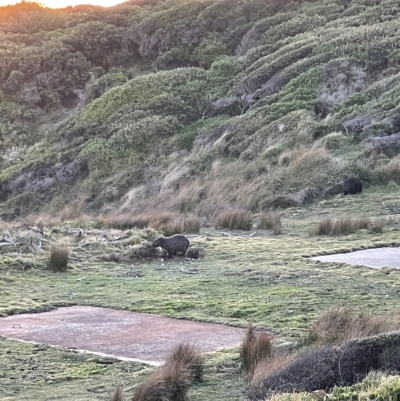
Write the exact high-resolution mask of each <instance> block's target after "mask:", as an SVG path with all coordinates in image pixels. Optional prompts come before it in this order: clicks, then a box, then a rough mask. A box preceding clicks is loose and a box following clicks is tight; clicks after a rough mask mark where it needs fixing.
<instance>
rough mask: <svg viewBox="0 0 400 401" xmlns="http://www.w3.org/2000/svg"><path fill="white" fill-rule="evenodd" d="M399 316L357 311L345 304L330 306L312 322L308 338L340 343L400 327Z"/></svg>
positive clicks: (323, 342) (318, 341) (321, 341)
mask: <svg viewBox="0 0 400 401" xmlns="http://www.w3.org/2000/svg"><path fill="white" fill-rule="evenodd" d="M399 317H400V316H397V317H395V318H393V317H388V316H382V315H375V314H372V313H369V312H365V311H357V310H356V309H354V308H351V307H347V306H340V305H339V306H338V305H335V306H332V307H331V308H329V309H328V310H326V311H324V312H322V313H321V314H320V315H319V316H318V318H317V319H316V320H315V321H314V322H313V323H312V326H311V327H310V331H309V338H308V339H309V340H310V341H311V342H316V343H318V344H340V343H342V342H344V341H348V340H351V339H355V338H364V337H368V336H373V335H376V334H379V333H384V332H387V331H390V330H398V329H400V319H399Z"/></svg>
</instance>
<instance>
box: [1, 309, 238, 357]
mask: <svg viewBox="0 0 400 401" xmlns="http://www.w3.org/2000/svg"><path fill="white" fill-rule="evenodd" d="M244 334H245V329H241V328H235V327H230V326H225V325H222V324H212V323H201V322H193V321H189V320H180V319H171V318H167V317H164V316H158V315H151V314H148V313H135V312H129V311H122V310H115V309H107V308H99V307H92V306H72V307H65V308H59V309H55V310H53V311H50V312H44V313H33V314H21V315H14V316H7V317H4V318H0V335H2V336H4V337H8V338H13V339H18V340H24V341H29V342H34V343H41V344H52V345H60V346H63V347H66V348H74V349H78V350H85V351H88V352H93V353H97V354H102V355H110V356H116V357H120V358H121V359H130V360H137V361H141V362H145V363H151V364H159V363H161V362H163V361H164V360H165V357H166V355H167V354H168V353H169V352H170V351H171V349H172V348H173V347H174V346H175V345H177V344H179V343H180V342H183V341H190V342H191V343H193V344H194V345H195V346H196V347H197V348H198V349H199V350H200V351H201V352H206V351H215V350H217V349H220V348H227V347H232V346H235V345H238V344H240V342H241V340H242V339H243V337H244Z"/></svg>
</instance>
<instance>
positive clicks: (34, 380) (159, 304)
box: [0, 188, 400, 401]
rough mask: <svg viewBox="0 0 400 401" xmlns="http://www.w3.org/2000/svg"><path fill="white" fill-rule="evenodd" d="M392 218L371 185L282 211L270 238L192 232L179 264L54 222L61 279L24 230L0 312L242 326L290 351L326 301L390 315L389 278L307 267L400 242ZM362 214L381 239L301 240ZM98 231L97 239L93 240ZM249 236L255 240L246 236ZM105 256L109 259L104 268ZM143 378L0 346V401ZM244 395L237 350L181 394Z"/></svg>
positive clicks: (10, 257)
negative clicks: (326, 221)
mask: <svg viewBox="0 0 400 401" xmlns="http://www.w3.org/2000/svg"><path fill="white" fill-rule="evenodd" d="M398 210H399V211H400V200H398V190H397V188H391V189H388V188H377V189H374V190H366V191H365V192H364V193H362V194H361V195H357V196H347V197H343V196H336V197H333V198H330V199H327V200H324V201H321V202H319V203H315V204H311V205H308V206H306V207H303V208H298V209H297V208H296V209H295V208H293V209H288V210H286V211H285V212H284V213H283V215H282V221H283V234H282V235H280V236H274V235H273V234H272V231H270V230H257V229H253V230H252V231H250V232H229V233H226V232H222V231H215V230H213V229H211V228H210V229H207V228H203V229H202V231H201V233H200V235H199V236H193V237H192V238H190V241H191V247H196V248H199V249H200V250H201V252H200V253H201V255H202V256H201V257H200V258H199V259H197V260H191V261H189V260H187V259H186V260H182V258H180V257H179V256H178V257H175V258H174V259H173V260H171V261H169V260H166V261H164V260H161V257H160V258H156V259H154V258H153V259H139V258H137V257H133V258H130V259H129V260H128V258H127V257H126V255H129V254H130V253H129V252H130V250H131V249H133V247H134V245H132V243H134V242H137V241H136V240H131V238H133V237H134V235H136V234H135V232H134V230H130V231H125V232H122V231H121V232H119V231H118V230H113V231H106V230H101V229H97V231H96V230H95V229H93V228H90V229H89V228H87V229H84V232H83V234H82V235H80V236H79V235H78V233H79V231H76V230H71V229H69V228H68V227H69V226H72V225H71V224H72V223H70V224H69V226H68V224H64V226H63V227H61V228H59V232H58V233H55V232H53V233H51V229H50V228H47V227H46V228H45V229H44V231H45V233H46V234H47V239H46V241H55V240H61V239H62V240H64V241H68V242H69V248H70V249H71V254H70V256H71V257H70V262H69V267H70V268H69V269H68V270H67V272H66V273H52V272H50V271H48V270H46V255H47V248H46V246H48V244H47V245H46V246H45V245H44V243H43V242H40V238H41V236H40V234H36V233H34V234H32V233H26V236H27V237H26V238H28V236H29V241H28V240H27V241H26V243H25V244H22V243H21V241H22V240H21V238H19V242H20V244H19V245H17V246H1V247H0V252H1V255H0V257H1V258H0V294H1V297H0V313H1V314H2V315H3V316H4V315H9V314H14V313H22V312H25V311H32V310H34V311H40V310H46V309H48V308H49V307H54V306H60V305H76V304H81V305H94V306H104V307H111V308H119V309H125V310H132V311H137V312H148V313H157V314H162V315H165V316H170V317H177V318H187V319H193V320H203V321H210V322H218V323H226V324H230V325H236V326H243V327H245V326H246V325H247V323H248V322H249V321H252V322H253V323H254V324H255V325H256V326H258V327H263V328H267V329H269V330H271V331H273V332H274V333H276V334H277V339H276V341H277V342H287V341H290V342H299V341H300V340H301V337H302V336H304V335H306V334H307V330H308V327H309V325H310V323H311V322H312V320H313V319H314V318H315V317H316V316H317V315H318V314H319V313H320V312H321V311H322V310H324V309H326V308H327V307H329V306H331V305H333V304H338V303H342V304H346V305H352V306H356V307H362V308H363V309H366V310H370V311H373V312H377V313H393V312H395V311H398V308H399V306H398V297H399V294H400V285H399V279H400V271H399V270H396V269H391V268H384V269H379V270H378V269H370V268H367V267H363V266H348V265H345V264H335V263H326V264H322V263H320V262H315V261H311V260H309V259H308V257H309V256H311V255H317V254H327V253H335V252H340V251H350V250H355V249H363V248H369V247H377V246H380V245H381V246H391V245H398V244H400V231H399V218H398V214H396V213H398ZM363 215H364V216H368V217H370V218H371V220H373V219H374V218H376V217H380V216H382V215H390V216H389V217H390V218H391V223H390V225H387V226H386V227H385V228H384V230H383V233H380V234H377V233H370V232H369V231H368V230H360V231H357V232H356V233H354V234H350V235H344V236H314V235H311V234H310V229H312V227H313V226H314V225H315V222H316V221H318V220H321V219H323V218H326V217H332V218H339V217H344V216H350V217H360V216H363ZM75 224H77V223H75ZM85 224H86V225H87V224H88V223H85ZM73 227H76V225H74V226H73ZM1 229H2V230H3V234H4V235H6V236H7V238H9V237H8V234H6V232H7V233H9V234H10V235H11V237H13V236H15V237H17V234H16V231H15V230H14V231H10V229H9V228H8V227H7V226H2V227H1ZM103 231H104V232H105V233H106V235H107V236H104V234H103V235H98V234H99V233H102V232H103ZM254 231H256V234H255V235H253V236H249V235H250V234H251V233H253V232H254ZM93 233H96V235H94V234H93ZM120 237H128V238H124V239H122V240H119V239H118V238H120ZM43 240H44V239H43ZM22 242H23V241H22ZM32 244H35V246H36V248H35V247H33V245H32ZM38 244H41V247H40V246H38ZM35 249H36V250H35ZM40 249H43V250H44V252H40ZM110 254H114V255H117V256H118V257H115V258H114V259H119V261H118V262H107V261H105V260H108V259H109V258H107V255H110ZM189 273H191V274H189ZM151 369H152V368H150V367H146V366H145V365H142V364H139V363H133V362H121V361H114V360H109V359H107V358H106V359H104V358H102V357H98V356H93V355H89V354H86V355H82V354H77V353H74V352H71V351H66V350H63V349H61V348H57V347H49V346H38V345H34V344H28V343H21V342H17V341H13V340H6V339H1V346H0V399H1V400H7V401H8V400H23V399H30V400H45V399H49V397H50V399H52V400H53V399H54V400H55V399H71V400H72V399H73V400H107V399H109V398H110V394H111V393H112V391H113V389H114V388H115V385H116V384H117V383H122V384H123V385H124V387H125V389H126V394H127V395H129V394H131V390H132V388H133V386H134V385H135V384H136V383H137V382H138V381H140V379H141V378H142V377H143V375H144V374H145V373H146V372H149V371H151ZM244 387H245V381H244V379H243V377H242V375H241V373H240V363H239V354H238V349H231V350H227V351H219V352H216V353H211V354H209V355H208V356H207V368H206V379H205V381H204V382H203V383H202V384H200V385H196V386H195V387H193V388H192V389H191V392H190V394H189V398H190V400H199V401H200V400H210V399H213V400H224V399H231V400H240V399H243V395H242V390H243V389H244Z"/></svg>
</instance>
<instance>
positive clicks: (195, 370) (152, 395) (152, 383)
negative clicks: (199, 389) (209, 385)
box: [132, 343, 204, 401]
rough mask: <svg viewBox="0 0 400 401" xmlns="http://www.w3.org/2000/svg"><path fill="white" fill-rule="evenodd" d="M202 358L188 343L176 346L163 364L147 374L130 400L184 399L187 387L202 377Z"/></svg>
mask: <svg viewBox="0 0 400 401" xmlns="http://www.w3.org/2000/svg"><path fill="white" fill-rule="evenodd" d="M203 364H204V362H203V358H202V356H201V355H200V354H198V353H197V351H196V350H195V348H194V346H193V345H192V344H190V343H182V344H179V345H178V346H176V347H175V348H174V349H173V350H172V352H171V353H170V355H169V356H168V357H167V360H166V362H165V364H164V365H162V366H160V367H159V368H157V369H156V370H155V371H154V372H153V373H152V374H151V375H150V376H148V377H147V378H146V379H145V380H144V381H143V382H142V383H141V385H140V386H139V387H138V388H137V389H136V391H135V392H134V394H133V397H132V401H184V400H186V395H187V391H188V389H189V387H190V386H191V385H192V384H193V383H194V382H196V381H201V379H202V377H203Z"/></svg>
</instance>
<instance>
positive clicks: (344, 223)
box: [331, 217, 355, 235]
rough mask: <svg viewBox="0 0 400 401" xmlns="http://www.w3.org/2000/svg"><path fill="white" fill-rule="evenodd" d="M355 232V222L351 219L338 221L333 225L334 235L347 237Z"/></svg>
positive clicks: (345, 218)
mask: <svg viewBox="0 0 400 401" xmlns="http://www.w3.org/2000/svg"><path fill="white" fill-rule="evenodd" d="M354 231H355V228H354V226H353V220H352V219H351V218H350V217H344V218H342V219H337V220H335V222H334V223H333V227H332V233H331V234H332V235H346V234H351V233H352V232H354Z"/></svg>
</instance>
